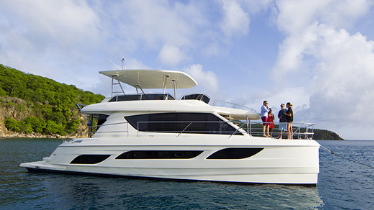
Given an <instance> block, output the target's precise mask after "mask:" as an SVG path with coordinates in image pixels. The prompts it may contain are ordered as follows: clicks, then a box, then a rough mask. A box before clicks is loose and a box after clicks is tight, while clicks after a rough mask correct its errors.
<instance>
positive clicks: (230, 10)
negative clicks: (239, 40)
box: [221, 0, 250, 37]
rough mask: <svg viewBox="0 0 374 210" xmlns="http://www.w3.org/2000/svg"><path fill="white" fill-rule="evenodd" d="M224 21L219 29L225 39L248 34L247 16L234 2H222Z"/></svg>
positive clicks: (226, 0)
mask: <svg viewBox="0 0 374 210" xmlns="http://www.w3.org/2000/svg"><path fill="white" fill-rule="evenodd" d="M222 4H223V7H222V8H223V11H224V19H223V21H222V23H221V29H222V31H223V33H224V34H225V35H226V36H227V37H231V36H235V35H236V36H240V35H245V34H247V33H248V30H249V22H250V19H249V16H248V14H247V13H246V12H244V11H243V9H242V8H241V6H240V4H239V3H237V2H235V1H228V0H222Z"/></svg>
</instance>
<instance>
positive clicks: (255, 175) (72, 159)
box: [20, 69, 320, 185]
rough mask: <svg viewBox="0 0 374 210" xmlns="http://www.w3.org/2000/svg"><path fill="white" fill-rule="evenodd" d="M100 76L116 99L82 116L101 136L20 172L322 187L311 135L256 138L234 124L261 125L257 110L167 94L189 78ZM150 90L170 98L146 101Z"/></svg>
mask: <svg viewBox="0 0 374 210" xmlns="http://www.w3.org/2000/svg"><path fill="white" fill-rule="evenodd" d="M100 73H101V74H103V75H106V76H109V77H111V78H112V95H111V97H108V98H106V99H104V100H103V101H102V102H101V103H97V104H91V105H87V106H84V107H83V108H82V109H81V112H82V113H83V114H85V115H86V116H87V115H88V116H91V120H92V119H96V122H97V123H96V124H97V125H96V127H95V128H96V129H95V132H94V134H92V135H89V136H86V137H84V138H75V139H72V140H70V141H65V142H63V143H62V144H61V145H59V146H58V147H57V149H56V150H55V151H54V152H53V153H52V154H51V155H50V156H49V157H45V158H43V160H42V161H37V162H31V163H22V164H21V165H20V166H21V167H25V168H27V169H28V170H29V171H53V172H68V173H87V174H99V175H118V176H128V177H143V178H160V179H178V180H179V179H180V180H201V181H218V182H238V183H276V184H303V185H304V184H307V185H308V184H311V185H315V184H317V180H318V172H319V146H320V145H319V144H318V143H317V142H316V141H314V140H311V139H310V138H309V137H310V134H313V133H308V132H307V131H305V132H304V134H305V136H308V137H307V138H304V139H298V140H281V139H275V138H271V137H256V136H255V135H253V134H252V133H251V132H248V129H249V127H248V126H247V131H245V129H242V127H239V125H237V123H233V122H232V121H233V120H236V122H238V120H240V121H246V122H247V124H248V122H250V121H251V120H258V119H260V116H259V114H258V113H257V112H256V111H254V110H251V109H244V108H229V107H224V106H212V105H209V101H210V98H209V97H208V96H206V95H204V94H191V95H186V96H183V97H182V98H181V99H180V100H176V99H175V98H174V97H173V96H172V95H170V94H166V93H165V90H166V89H174V96H175V95H176V90H177V89H186V88H191V87H194V86H196V85H197V83H196V81H195V80H194V79H193V78H192V77H191V76H189V75H188V74H186V73H184V72H180V71H167V70H139V69H138V70H136V69H133V70H116V71H102V72H100ZM121 82H122V83H125V84H127V85H130V86H133V87H135V88H136V92H137V94H133V95H131V94H130V95H129V94H125V93H124V91H123V88H122V85H121ZM116 85H119V86H120V87H118V86H116ZM115 87H117V89H120V90H121V91H120V92H121V94H120V95H116V92H114V89H115ZM144 89H161V90H162V89H163V93H160V94H145V93H144ZM139 91H140V93H139ZM93 117H95V118H93ZM94 121H95V120H94ZM234 122H235V121H234ZM91 128H92V127H91ZM91 131H92V130H91Z"/></svg>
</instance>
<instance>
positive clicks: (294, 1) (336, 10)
mask: <svg viewBox="0 0 374 210" xmlns="http://www.w3.org/2000/svg"><path fill="white" fill-rule="evenodd" d="M372 4H373V2H372V1H369V0H358V1H350V0H343V1H341V0H314V1H309V0H302V1H299V0H282V1H276V7H277V9H276V10H277V11H278V12H277V14H276V15H277V18H276V22H277V26H278V28H280V29H281V30H284V31H285V32H287V33H297V32H300V31H302V30H304V29H305V28H306V27H308V26H309V25H310V24H313V22H315V21H316V20H318V21H319V22H322V23H324V24H328V25H332V26H334V27H336V28H341V27H344V28H345V27H350V26H351V25H352V24H353V23H354V22H355V21H356V20H357V19H358V18H359V17H361V16H362V15H363V14H365V13H366V12H367V11H368V10H369V8H370V6H371V5H372Z"/></svg>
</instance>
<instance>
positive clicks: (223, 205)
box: [0, 139, 374, 209]
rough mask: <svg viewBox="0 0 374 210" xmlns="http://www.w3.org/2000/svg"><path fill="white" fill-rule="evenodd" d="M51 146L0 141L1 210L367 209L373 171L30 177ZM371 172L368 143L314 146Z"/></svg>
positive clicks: (372, 149) (329, 165)
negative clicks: (217, 178) (291, 177)
mask: <svg viewBox="0 0 374 210" xmlns="http://www.w3.org/2000/svg"><path fill="white" fill-rule="evenodd" d="M61 142H62V140H56V139H0V209H374V169H372V168H370V167H366V166H362V165H360V164H357V163H354V162H351V161H348V160H346V159H344V158H341V157H338V156H336V155H332V154H330V153H329V152H327V151H325V150H323V149H322V148H321V150H320V169H321V170H320V174H319V183H318V185H317V187H303V186H287V185H238V184H220V183H210V182H175V181H155V180H143V179H128V178H109V177H95V176H84V175H65V174H44V173H29V172H27V171H26V169H24V168H20V167H18V165H19V164H20V163H22V162H30V161H37V160H41V159H42V157H46V156H49V155H50V154H51V153H52V151H53V150H54V149H55V148H56V147H57V145H59V144H60V143H61ZM319 142H320V143H321V144H322V145H323V146H325V147H326V148H328V149H329V150H331V151H333V152H335V153H336V154H339V155H341V156H344V157H345V158H348V159H355V160H356V161H359V162H362V163H364V164H367V165H371V166H374V141H319Z"/></svg>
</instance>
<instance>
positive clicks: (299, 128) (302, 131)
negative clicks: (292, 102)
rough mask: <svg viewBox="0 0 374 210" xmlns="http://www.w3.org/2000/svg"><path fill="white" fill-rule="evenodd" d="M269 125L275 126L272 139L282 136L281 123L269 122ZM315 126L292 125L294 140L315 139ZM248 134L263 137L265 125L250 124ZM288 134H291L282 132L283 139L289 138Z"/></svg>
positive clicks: (307, 124) (308, 124) (311, 124)
mask: <svg viewBox="0 0 374 210" xmlns="http://www.w3.org/2000/svg"><path fill="white" fill-rule="evenodd" d="M268 124H269V125H270V124H272V125H274V128H273V131H272V132H271V133H270V135H271V137H275V138H278V137H280V134H281V132H280V130H279V125H280V123H278V122H268ZM285 124H286V123H285ZM314 126H315V124H314V123H297V122H294V123H292V136H293V138H294V139H313V135H314ZM244 128H246V127H244ZM265 130H266V129H265ZM248 134H250V135H252V136H263V123H262V122H251V123H250V124H249V129H248ZM266 134H267V132H266ZM287 134H289V132H288V131H283V132H282V136H283V138H287Z"/></svg>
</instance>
